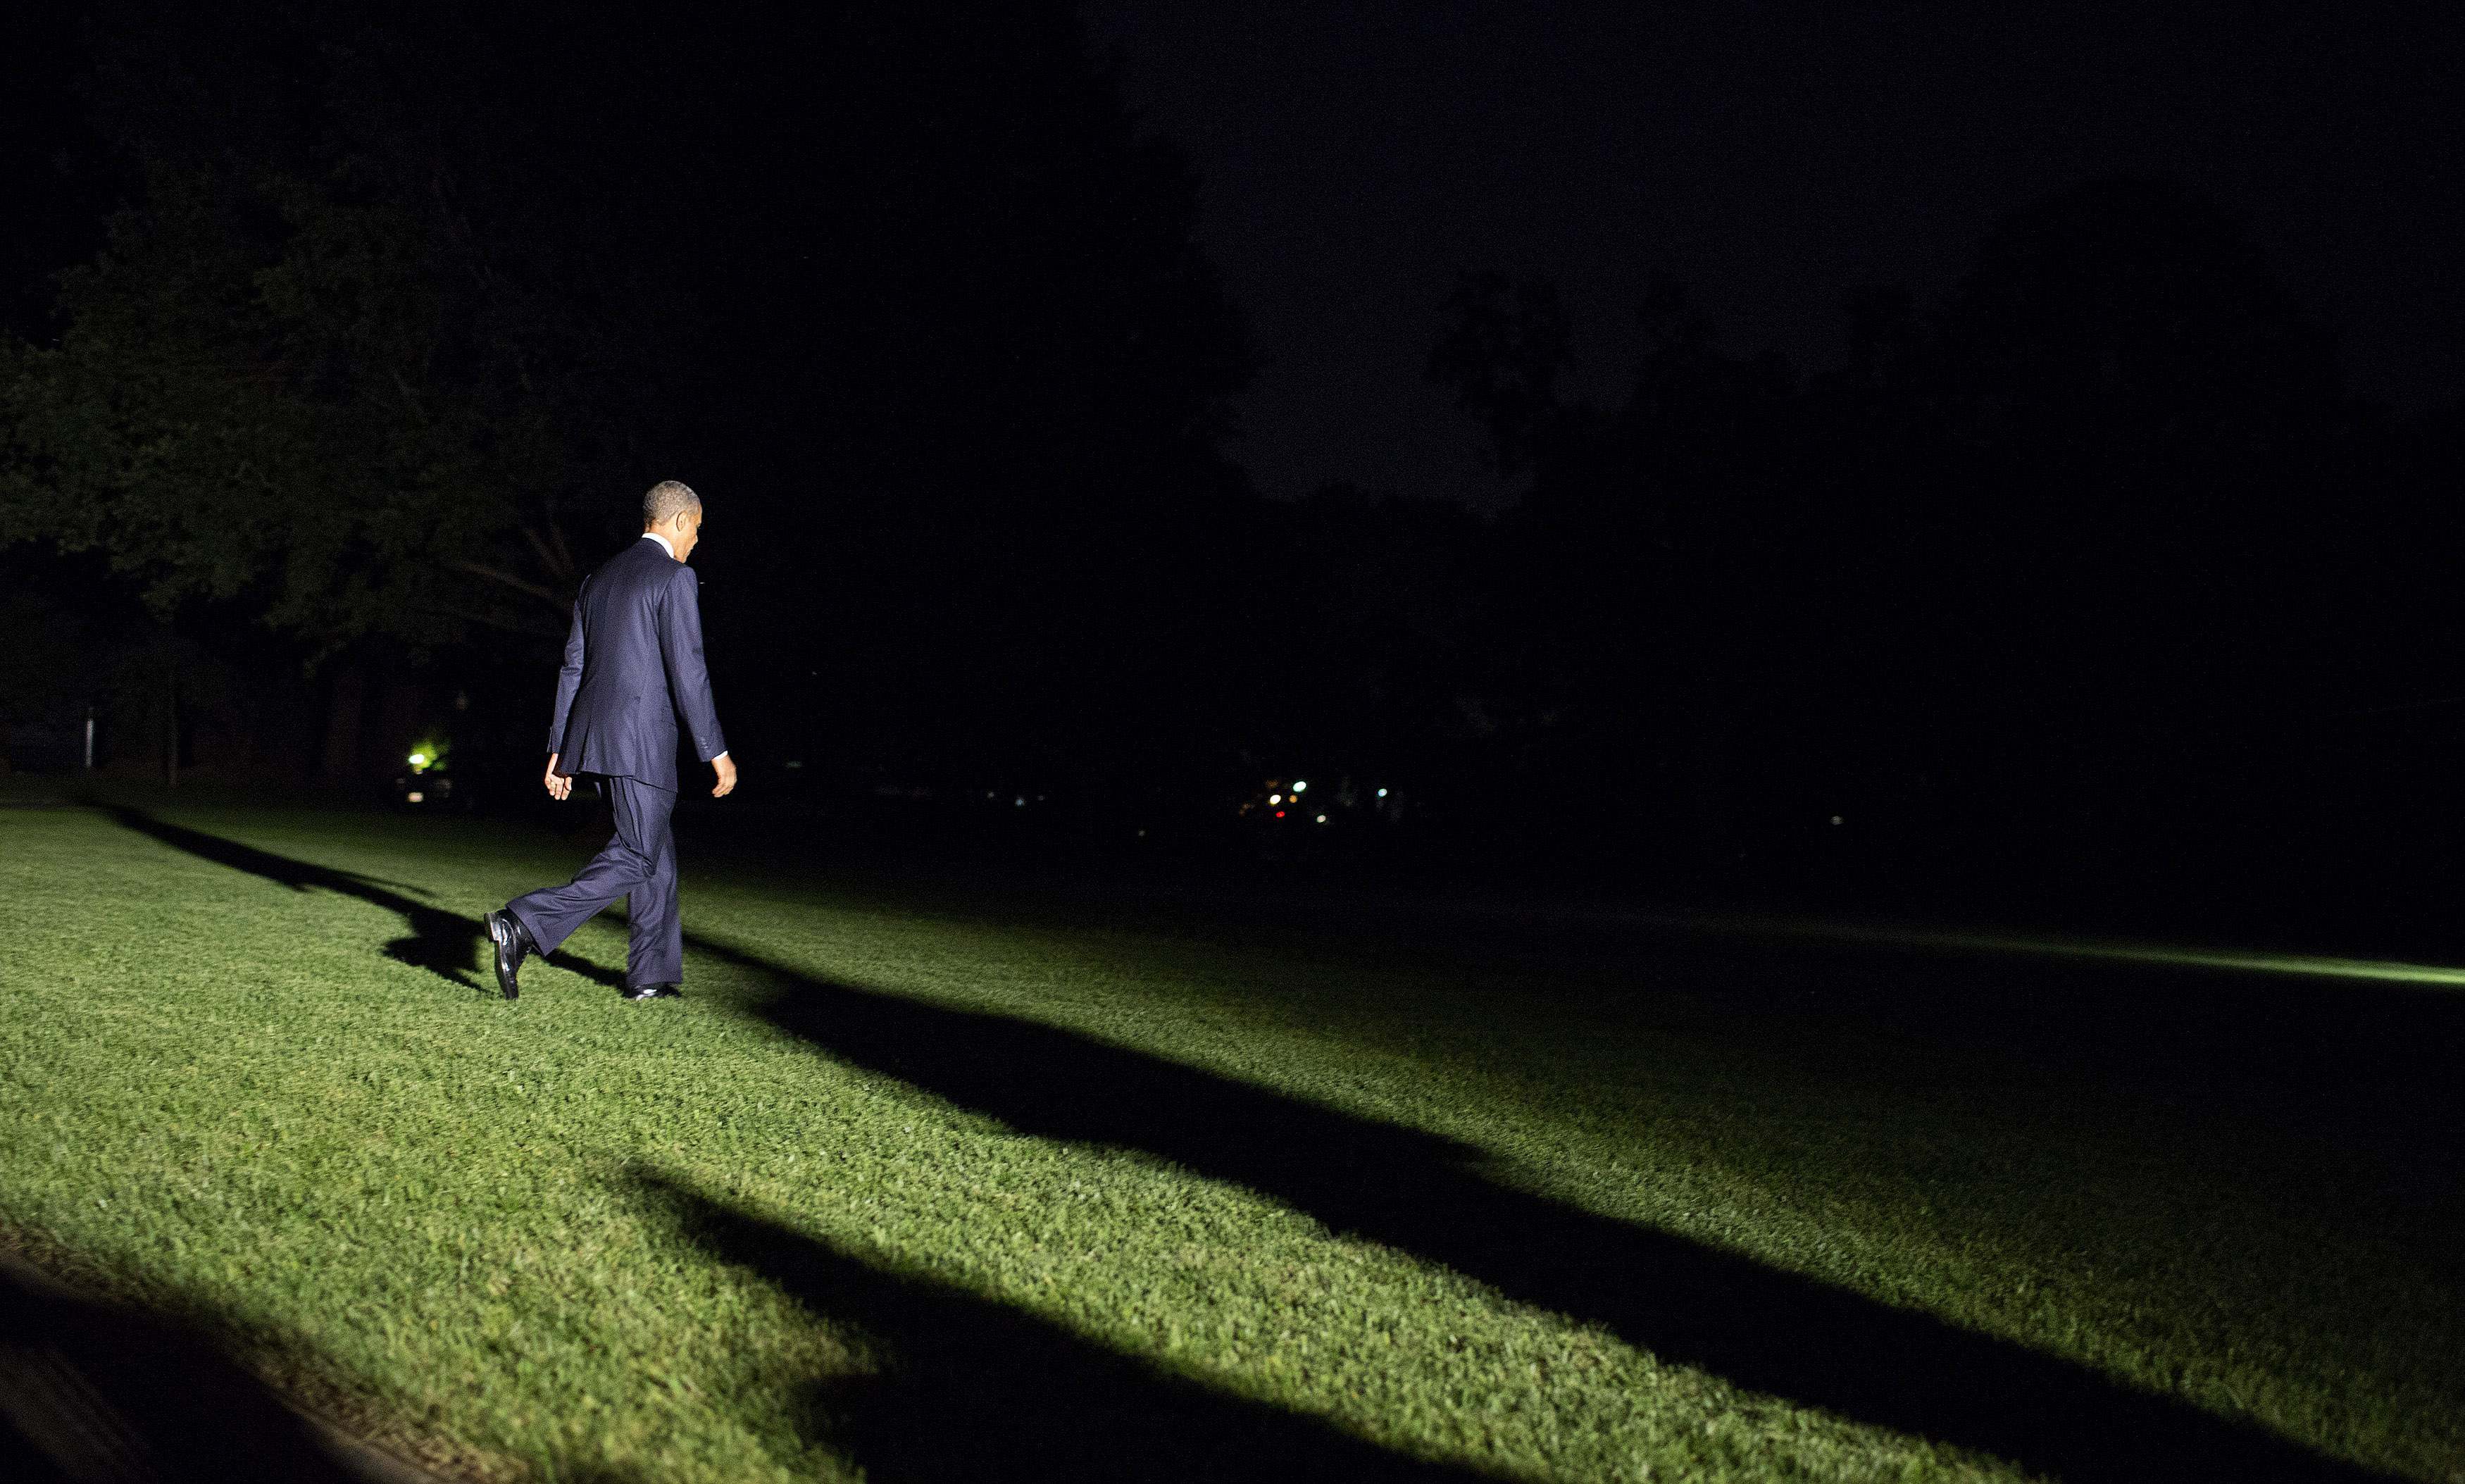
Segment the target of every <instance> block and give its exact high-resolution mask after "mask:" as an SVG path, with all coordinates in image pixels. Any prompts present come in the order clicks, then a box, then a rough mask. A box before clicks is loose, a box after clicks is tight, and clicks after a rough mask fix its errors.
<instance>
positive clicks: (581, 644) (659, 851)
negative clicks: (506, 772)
mask: <svg viewBox="0 0 2465 1484" xmlns="http://www.w3.org/2000/svg"><path fill="white" fill-rule="evenodd" d="M700 540H701V497H700V496H699V495H696V494H695V493H694V492H693V491H692V490H690V489H688V488H686V487H685V486H684V485H682V484H679V483H677V481H676V480H674V479H667V480H663V481H661V482H660V483H658V484H655V485H653V486H652V487H651V492H650V493H649V494H647V495H645V496H643V497H642V539H641V540H640V541H638V542H635V543H633V547H632V549H630V550H628V551H626V552H624V553H623V554H621V555H619V556H617V557H614V558H612V559H611V560H610V561H609V562H608V563H607V564H606V565H603V566H601V567H600V568H599V570H597V571H595V572H593V573H591V574H590V575H589V576H588V577H586V578H584V579H583V580H582V595H581V596H580V597H578V598H576V599H575V600H574V603H573V631H572V632H571V633H570V634H568V635H567V636H566V641H565V670H564V672H563V673H562V674H561V675H560V676H559V677H558V679H557V682H556V718H555V720H553V721H551V722H549V723H548V729H547V791H548V794H549V796H550V797H553V798H557V799H564V798H566V797H567V796H569V795H570V794H571V793H572V792H573V780H574V778H575V776H576V775H579V774H590V775H593V776H595V777H597V778H598V779H599V780H600V782H601V785H602V786H604V787H605V788H606V789H607V791H608V800H609V803H611V805H613V806H614V807H615V810H616V835H615V838H613V839H611V840H610V841H609V842H608V847H607V849H605V850H603V851H601V852H600V853H598V854H596V855H593V856H592V857H590V863H589V864H588V865H587V866H584V867H583V868H582V874H581V875H577V876H575V877H574V878H573V879H572V880H571V881H568V882H566V884H565V885H563V886H550V887H545V888H543V889H542V890H540V891H536V892H532V893H530V894H529V895H527V896H523V897H515V898H514V899H513V900H512V901H509V902H507V903H506V904H505V907H504V910H503V911H501V912H491V913H489V914H488V919H487V920H488V937H489V938H490V939H491V940H492V941H495V943H496V945H497V986H498V987H499V988H500V989H502V990H504V992H505V998H506V999H508V1000H510V999H512V998H513V997H514V996H515V994H516V993H517V992H518V991H517V988H516V986H515V984H514V978H515V976H516V975H517V974H519V973H521V972H522V960H523V959H524V958H525V957H526V956H528V955H530V954H534V953H536V954H540V955H542V956H545V955H547V954H550V953H553V952H555V951H556V947H557V945H558V944H559V943H562V942H564V941H566V938H567V937H568V936H570V935H571V934H572V932H573V930H574V929H575V928H577V927H580V926H581V925H582V924H583V923H584V922H585V921H587V920H588V919H589V917H590V915H591V914H592V913H595V912H597V911H598V910H599V909H600V908H602V907H605V906H607V905H608V904H609V903H611V902H612V901H614V900H615V899H616V898H617V897H628V898H630V899H629V901H628V902H627V905H626V916H627V918H628V919H629V921H630V923H631V935H630V938H629V940H628V941H627V942H626V945H625V998H627V999H629V1000H656V999H663V998H666V997H668V996H670V995H674V994H676V993H677V992H678V990H677V986H678V985H680V984H682V983H683V982H684V977H685V941H684V924H683V923H682V922H681V921H680V920H679V919H677V848H676V841H675V839H674V838H673V837H672V836H671V835H670V834H669V832H668V816H669V814H670V813H671V812H672V811H673V810H674V809H675V808H676V804H677V714H678V713H682V715H683V717H684V720H685V726H686V728H687V730H689V731H690V732H691V733H692V734H693V744H694V755H695V756H696V757H699V758H700V759H701V760H702V761H703V762H705V763H707V764H710V765H711V767H712V768H713V769H714V770H716V771H717V773H718V775H719V781H718V782H717V783H716V784H715V785H713V786H712V787H711V790H710V793H711V797H712V798H715V799H723V798H725V797H727V795H728V794H729V792H731V791H732V790H733V789H734V788H735V787H736V764H734V763H732V762H730V761H728V757H727V742H726V739H725V738H723V737H722V736H721V735H720V731H719V713H718V712H717V711H716V710H715V709H714V708H713V707H712V705H711V700H710V673H709V672H708V671H707V670H705V669H704V668H703V667H702V659H701V601H700V584H699V583H698V582H697V581H696V579H695V577H694V574H693V568H692V567H689V566H687V565H685V559H686V558H688V557H690V556H692V555H693V549H694V546H695V544H696V543H699V542H700Z"/></svg>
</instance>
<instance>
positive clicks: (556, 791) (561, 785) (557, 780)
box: [547, 752, 573, 800]
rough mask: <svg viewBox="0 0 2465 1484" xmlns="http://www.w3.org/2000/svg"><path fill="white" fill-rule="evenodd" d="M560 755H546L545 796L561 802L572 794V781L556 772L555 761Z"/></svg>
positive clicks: (552, 753)
mask: <svg viewBox="0 0 2465 1484" xmlns="http://www.w3.org/2000/svg"><path fill="white" fill-rule="evenodd" d="M561 755H562V754H559V753H554V752H551V753H549V754H548V755H547V796H548V797H549V798H551V799H560V800H561V799H563V798H564V797H565V796H566V795H567V794H569V793H571V792H573V780H572V779H570V778H567V777H565V776H564V775H563V774H561V773H559V772H558V771H557V770H556V760H557V759H558V757H560V756H561Z"/></svg>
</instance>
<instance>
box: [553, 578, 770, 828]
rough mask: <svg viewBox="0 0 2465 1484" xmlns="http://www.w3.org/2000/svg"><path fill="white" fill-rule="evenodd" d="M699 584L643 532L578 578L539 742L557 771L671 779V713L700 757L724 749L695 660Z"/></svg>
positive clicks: (658, 783) (706, 677) (655, 782)
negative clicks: (552, 709)
mask: <svg viewBox="0 0 2465 1484" xmlns="http://www.w3.org/2000/svg"><path fill="white" fill-rule="evenodd" d="M700 591H701V588H700V582H699V581H698V580H697V579H696V578H695V576H694V570H693V568H692V567H690V566H687V565H685V564H683V563H682V562H679V561H677V559H676V558H674V557H672V556H670V555H668V548H667V547H665V546H663V545H661V544H659V543H657V542H655V541H653V540H651V539H650V538H649V537H647V536H646V537H644V538H642V539H641V540H640V541H637V542H635V543H633V547H632V548H631V549H630V550H627V551H625V552H622V553H620V554H619V555H617V556H615V557H612V558H611V559H610V560H609V561H608V562H607V564H606V565H602V566H601V567H600V568H599V570H597V571H595V572H593V573H591V574H590V575H589V576H588V577H586V578H584V579H583V580H582V595H581V596H580V597H578V598H576V599H575V600H574V603H573V632H572V633H571V634H570V635H569V636H567V637H566V641H565V671H564V673H563V674H562V675H561V676H558V678H557V682H556V720H553V721H551V722H550V723H549V724H548V729H547V750H548V751H550V752H553V753H555V754H557V764H556V770H557V771H558V772H559V773H608V774H612V775H615V776H618V777H623V778H638V779H640V780H641V781H642V782H644V783H646V784H649V785H651V786H653V787H655V788H665V789H667V790H668V791H669V792H670V793H674V792H675V791H676V788H677V715H678V714H679V713H681V714H682V715H683V717H684V720H685V726H686V727H687V729H689V730H690V731H691V732H692V734H693V744H694V753H695V755H696V756H698V757H700V759H701V760H702V761H703V762H704V763H707V762H709V761H710V760H711V759H713V758H716V757H718V756H719V755H720V754H721V753H722V752H725V751H726V750H727V739H726V738H725V737H723V736H722V735H721V734H720V730H719V712H718V710H717V709H716V708H714V707H713V706H712V705H711V700H710V672H709V671H708V670H706V669H704V668H703V666H702V659H701V596H700Z"/></svg>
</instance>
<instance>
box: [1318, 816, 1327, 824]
mask: <svg viewBox="0 0 2465 1484" xmlns="http://www.w3.org/2000/svg"><path fill="white" fill-rule="evenodd" d="M1318 822H1319V823H1320V824H1321V825H1322V824H1325V823H1326V816H1325V815H1324V814H1321V815H1320V816H1319V817H1318Z"/></svg>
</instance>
